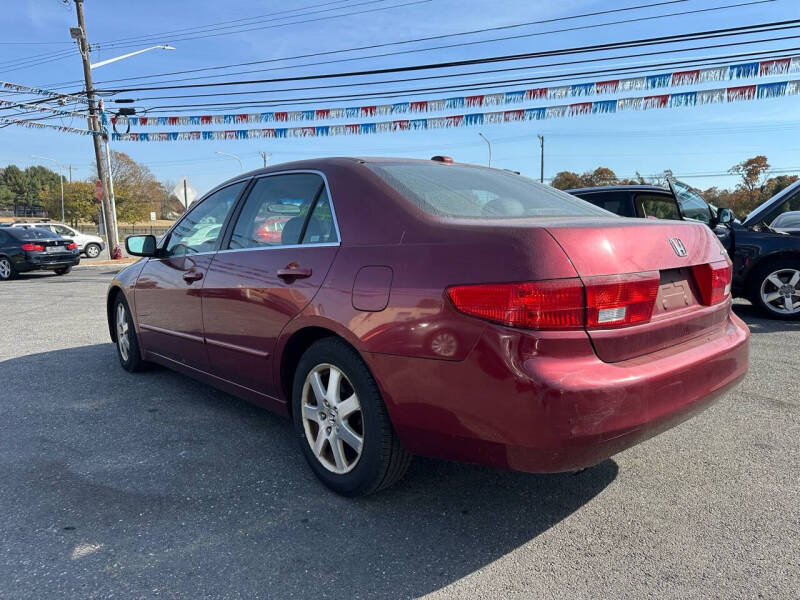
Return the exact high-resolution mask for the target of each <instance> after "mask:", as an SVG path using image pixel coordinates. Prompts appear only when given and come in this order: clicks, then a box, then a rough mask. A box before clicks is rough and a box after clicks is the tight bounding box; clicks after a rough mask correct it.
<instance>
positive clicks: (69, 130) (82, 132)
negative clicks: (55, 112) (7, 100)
mask: <svg viewBox="0 0 800 600" xmlns="http://www.w3.org/2000/svg"><path fill="white" fill-rule="evenodd" d="M0 124H2V125H17V126H18V127H26V128H28V129H55V130H57V131H60V132H62V133H76V134H78V135H93V134H94V135H100V132H99V131H89V130H88V129H78V128H76V127H67V126H66V125H51V124H50V123H40V122H39V121H18V120H16V119H7V118H5V117H0Z"/></svg>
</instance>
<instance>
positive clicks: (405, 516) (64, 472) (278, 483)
mask: <svg viewBox="0 0 800 600" xmlns="http://www.w3.org/2000/svg"><path fill="white" fill-rule="evenodd" d="M0 372H1V373H2V380H3V382H4V384H3V385H4V393H3V394H2V396H0V398H1V399H0V414H3V419H2V421H0V478H2V481H3V482H4V484H3V486H0V509H1V510H2V511H3V513H4V515H6V517H5V518H4V520H3V524H2V525H0V534H1V535H2V537H3V539H4V540H6V542H5V552H6V554H5V564H6V565H13V569H14V573H13V576H10V575H9V576H5V577H3V578H4V579H5V580H6V581H7V582H8V583H7V585H11V586H18V587H12V588H11V589H7V590H6V591H7V593H9V594H10V597H13V596H14V592H15V591H17V590H22V589H32V588H31V587H30V586H34V585H36V586H38V587H37V588H36V589H40V590H41V593H42V594H43V595H45V596H46V595H51V596H54V595H56V594H55V592H56V591H58V590H62V589H63V590H73V589H82V590H84V591H85V592H86V593H85V594H84V595H86V596H89V595H93V596H97V597H106V596H107V595H110V594H112V593H116V594H118V595H119V594H122V595H127V596H137V597H139V596H148V597H149V596H150V595H151V594H152V590H153V589H155V588H158V589H159V590H160V593H162V594H164V595H166V596H169V597H187V598H195V597H222V596H225V597H227V596H233V597H248V598H258V597H275V598H284V597H298V598H311V597H329V596H330V597H348V598H359V597H368V598H383V597H386V598H407V597H417V596H420V595H423V594H425V593H428V592H431V591H434V590H437V589H440V588H442V587H443V586H446V585H448V584H449V583H452V582H454V581H456V580H458V579H460V578H462V577H464V576H467V575H469V574H470V573H473V572H475V571H476V570H478V569H480V568H481V567H483V566H485V565H487V564H488V563H491V562H492V561H494V560H497V559H499V558H501V557H503V556H504V555H506V554H507V553H509V552H511V551H512V550H514V549H515V548H517V547H519V546H521V545H523V544H525V543H527V542H529V541H530V540H532V539H533V538H535V537H536V536H538V535H540V534H541V533H543V532H545V531H547V530H548V529H549V528H550V527H553V526H554V525H556V524H557V523H559V522H560V521H562V520H563V519H565V518H566V517H568V516H569V515H571V514H572V513H573V512H575V511H576V510H578V509H580V508H581V507H582V506H583V505H585V504H586V503H587V502H589V501H591V500H592V499H593V498H594V497H595V496H597V495H598V494H599V493H600V492H602V491H603V490H604V489H605V488H606V487H607V486H608V485H609V484H610V483H611V482H612V481H614V479H615V477H616V475H617V470H618V469H617V465H616V463H615V462H614V461H613V460H607V461H605V462H603V463H601V464H600V465H597V466H596V467H593V468H591V469H588V470H585V471H582V472H580V473H577V474H558V475H531V474H524V473H514V472H507V471H498V470H493V469H488V468H483V467H478V466H470V465H463V464H456V463H448V462H443V461H438V460H432V459H424V458H415V460H414V462H413V464H412V466H411V469H410V470H409V473H408V475H407V476H406V478H405V479H404V480H402V481H401V482H400V483H399V484H398V485H396V486H395V487H393V488H391V489H389V490H386V491H384V492H382V493H380V494H377V495H374V496H370V497H367V498H363V499H346V498H341V497H339V496H336V495H334V494H332V493H330V492H329V491H327V489H326V488H324V487H323V486H322V485H321V484H319V483H318V482H317V480H316V479H315V478H314V477H313V475H312V474H311V472H310V470H309V469H308V468H307V466H306V464H305V463H304V460H303V458H302V455H301V453H300V451H299V449H298V448H297V441H296V439H295V436H294V433H293V429H292V427H291V425H290V423H289V422H288V421H286V420H285V419H283V418H281V417H278V416H276V415H274V414H272V413H269V412H267V411H265V410H262V409H259V408H257V407H254V406H252V405H249V404H247V403H245V402H243V401H241V400H238V399H236V398H233V397H231V396H228V395H226V394H223V393H221V392H217V391H215V390H213V389H211V388H209V387H207V386H205V385H203V384H200V383H198V382H195V381H193V380H191V379H188V378H186V377H183V376H181V375H178V374H176V373H173V372H171V371H168V370H166V369H161V368H153V369H152V370H150V371H147V372H144V373H140V374H129V373H127V372H125V371H123V370H122V369H121V367H120V366H119V364H118V362H117V358H116V355H115V352H114V347H113V346H112V345H111V344H110V343H109V344H97V345H92V346H83V347H75V348H69V349H65V350H57V351H53V352H46V353H41V354H33V355H28V356H23V357H19V358H14V359H10V360H6V361H4V362H0ZM44 563H47V564H49V565H50V567H49V568H50V572H52V573H59V574H60V575H58V577H55V578H54V579H53V580H52V581H50V582H49V583H43V581H42V580H41V579H40V578H38V575H37V574H36V570H35V569H29V568H27V567H26V566H25V565H30V564H44ZM87 581H91V582H92V583H91V585H90V587H89V588H87V587H80V586H85V585H87V584H86V583H85V582H87ZM11 582H13V583H11ZM48 585H52V586H53V588H52V589H49V588H48V587H47V586H48ZM0 588H2V584H0Z"/></svg>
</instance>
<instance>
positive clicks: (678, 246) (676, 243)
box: [669, 237, 686, 256]
mask: <svg viewBox="0 0 800 600" xmlns="http://www.w3.org/2000/svg"><path fill="white" fill-rule="evenodd" d="M669 243H670V245H671V246H672V249H673V250H675V254H677V255H678V256H686V246H684V245H683V242H682V241H681V238H676V237H674V238H669Z"/></svg>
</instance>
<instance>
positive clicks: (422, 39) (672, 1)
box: [45, 0, 775, 87]
mask: <svg viewBox="0 0 800 600" xmlns="http://www.w3.org/2000/svg"><path fill="white" fill-rule="evenodd" d="M686 1H688V0H666V1H662V2H654V3H651V4H639V5H637V6H630V7H626V8H616V9H611V10H603V11H596V12H591V13H582V14H578V15H570V16H566V17H558V18H553V19H543V20H538V21H528V22H525V23H515V24H511V25H502V26H498V27H487V28H483V29H474V30H471V31H462V32H457V33H448V34H441V35H433V36H427V37H420V38H414V39H410V40H401V41H396V42H386V43H381V44H370V45H366V46H356V47H353V48H343V49H340V50H327V51H323V52H313V53H307V54H298V55H295V56H284V57H281V58H271V59H266V60H256V61H247V62H241V63H233V64H229V65H217V66H211V67H202V68H198V69H186V70H183V71H171V72H167V73H157V74H153V75H140V76H137V77H122V78H119V79H107V80H105V81H101V82H98V83H99V84H103V85H105V84H108V83H118V82H120V81H132V80H137V79H153V78H157V77H168V76H170V75H185V74H188V73H199V72H203V71H212V70H220V69H230V68H235V67H244V66H251V65H257V64H266V63H273V62H282V61H288V60H297V59H301V58H310V57H316V56H326V55H332V54H342V53H346V52H357V51H361V50H373V49H376V48H385V47H390V46H398V45H403V44H413V43H418V42H427V41H432V40H439V39H447V38H452V37H460V36H467V35H475V34H479V33H488V32H492V31H502V30H508V29H515V28H519V27H528V26H530V25H541V24H545V23H552V22H556V21H565V20H571V19H580V18H585V17H589V16H598V15H603V14H609V13H618V12H623V11H630V10H639V9H642V8H652V7H655V6H662V5H665V4H675V3H677V2H686ZM760 1H765V2H773V1H775V0H760ZM744 4H750V2H746V3H744ZM744 4H742V5H744ZM732 6H738V5H732ZM678 14H683V13H675V15H678ZM670 16H674V15H670ZM619 23H622V21H620V22H619ZM611 24H617V22H613V23H611ZM560 31H561V30H555V31H552V32H542V33H536V34H532V35H543V34H544V33H557V32H560ZM526 37H527V36H526ZM504 39H506V38H497V39H489V40H479V41H476V42H474V43H476V44H477V43H488V42H494V41H501V40H504ZM445 47H449V46H445ZM436 49H439V47H433V48H423V49H420V50H415V52H416V51H420V52H423V51H426V50H436ZM398 54H402V52H401V53H398ZM390 55H392V54H382V55H377V56H390ZM364 58H374V57H373V56H367V57H358V58H357V59H355V60H360V59H364ZM331 62H337V61H331ZM317 64H330V63H325V62H322V63H308V64H304V65H293V66H292V67H282V68H298V67H305V66H312V65H317ZM252 72H259V71H252ZM245 73H246V72H245ZM235 74H237V73H228V74H223V75H219V77H225V76H229V75H235ZM76 82H77V83H80V81H79V80H73V81H66V82H59V83H53V84H49V85H46V86H45V87H55V86H60V85H68V84H72V83H76ZM158 83H164V82H158Z"/></svg>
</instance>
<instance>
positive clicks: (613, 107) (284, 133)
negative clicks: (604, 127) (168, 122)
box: [112, 80, 800, 142]
mask: <svg viewBox="0 0 800 600" xmlns="http://www.w3.org/2000/svg"><path fill="white" fill-rule="evenodd" d="M798 94H800V80H792V81H778V82H774V83H762V84H758V85H745V86H737V87H728V88H718V89H713V90H699V91H691V92H680V93H673V94H659V95H653V96H639V97H635V98H619V99H616V100H595V101H587V102H576V103H572V104H560V105H555V106H542V107H537V108H519V109H513V110H504V111H496V112H477V113H467V114H457V115H450V116H445V117H433V118H431V117H428V118H420V119H395V120H391V121H379V122H377V123H376V122H370V123H351V124H347V125H317V126H308V127H282V128H268V129H229V130H216V131H164V132H157V133H146V132H133V133H112V139H114V140H118V141H129V142H171V141H187V140H246V139H259V138H287V137H328V136H334V135H366V134H371V133H389V132H396V131H413V130H427V129H448V128H453V127H470V126H477V125H484V124H497V123H508V122H514V121H538V120H543V119H555V118H561V117H575V116H579V115H589V114H608V113H617V112H624V111H627V110H653V109H659V108H677V107H693V106H703V105H706V104H718V103H724V102H739V101H745V100H761V99H766V98H779V97H783V96H790V95H798Z"/></svg>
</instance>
